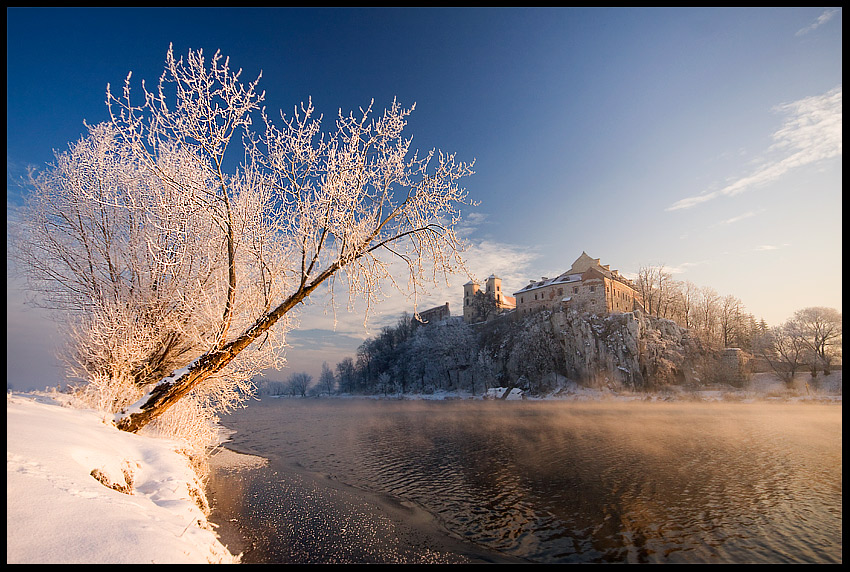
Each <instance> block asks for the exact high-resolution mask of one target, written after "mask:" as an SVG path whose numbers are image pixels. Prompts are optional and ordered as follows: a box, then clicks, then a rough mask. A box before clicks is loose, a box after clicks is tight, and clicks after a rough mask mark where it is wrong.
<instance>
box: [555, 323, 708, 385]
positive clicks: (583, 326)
mask: <svg viewBox="0 0 850 572" xmlns="http://www.w3.org/2000/svg"><path fill="white" fill-rule="evenodd" d="M549 319H550V321H551V323H552V326H553V328H554V329H555V331H558V332H560V336H559V339H560V342H561V345H562V348H563V351H564V357H565V361H566V367H567V373H568V375H569V376H570V377H571V378H573V379H575V380H576V381H580V382H584V383H588V384H589V385H600V386H608V387H610V388H611V389H621V388H625V389H635V390H643V389H653V388H657V387H663V386H665V385H671V384H682V383H688V382H691V381H693V380H694V377H695V375H696V373H695V370H696V364H697V363H698V362H699V360H700V359H701V357H702V356H703V355H704V354H705V352H704V349H703V347H702V345H701V343H700V341H699V340H698V339H697V338H696V337H691V336H690V334H689V333H688V331H687V330H686V329H684V328H681V327H680V326H679V325H678V324H676V323H675V322H673V321H672V320H665V319H661V318H654V317H652V316H647V315H645V314H643V313H642V312H640V311H635V312H628V313H623V314H609V315H607V316H590V315H579V314H578V313H576V312H569V311H568V312H558V313H554V314H552V315H551V316H550V318H549Z"/></svg>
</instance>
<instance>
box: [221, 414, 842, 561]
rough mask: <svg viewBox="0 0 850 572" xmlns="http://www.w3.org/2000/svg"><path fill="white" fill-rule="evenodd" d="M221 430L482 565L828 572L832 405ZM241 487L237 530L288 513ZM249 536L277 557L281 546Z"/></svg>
mask: <svg viewBox="0 0 850 572" xmlns="http://www.w3.org/2000/svg"><path fill="white" fill-rule="evenodd" d="M223 423H224V424H225V425H226V426H228V427H230V428H233V429H235V430H236V431H237V433H236V435H235V436H234V438H233V440H232V442H230V443H228V446H230V447H232V448H234V449H235V450H238V451H242V452H248V453H253V454H257V455H260V456H263V457H267V458H269V459H270V460H271V461H272V466H274V467H275V470H276V471H278V473H285V474H288V475H289V479H292V478H307V479H311V480H310V483H311V484H310V486H311V487H316V486H318V487H319V488H322V483H333V484H334V486H335V487H336V488H332V489H327V490H333V491H334V492H333V493H332V494H342V492H340V491H343V492H345V494H349V493H352V494H353V493H356V492H357V491H364V492H368V493H374V494H376V495H378V497H376V498H383V499H390V500H391V501H393V502H396V503H398V504H399V505H402V506H411V507H417V508H421V509H424V511H426V512H427V513H430V515H433V517H434V518H435V519H436V520H435V522H434V524H435V525H436V526H437V527H438V528H440V529H444V530H445V531H447V533H448V535H449V536H451V537H454V538H459V539H462V540H463V541H465V542H466V543H468V544H469V546H472V547H475V550H472V551H470V552H468V554H469V553H475V554H478V555H479V556H480V555H485V558H484V559H485V560H487V558H486V554H488V553H490V554H495V555H502V556H505V557H507V558H516V559H520V560H530V561H533V562H668V563H674V562H682V563H695V562H723V563H729V562H740V563H792V562H793V563H802V562H813V563H840V562H841V561H842V544H841V541H842V518H841V516H842V513H841V508H842V484H841V483H842V481H841V478H842V465H841V462H842V457H841V441H842V433H841V406H840V405H822V404H802V403H784V404H783V403H763V404H758V403H685V402H673V403H658V402H654V403H640V402H627V403H619V402H601V403H575V402H570V403H564V402H509V401H508V402H506V401H453V402H451V401H436V402H435V401H389V400H378V401H372V400H341V399H340V400H274V399H271V400H264V401H263V402H260V403H255V404H252V405H251V406H250V407H249V408H247V409H245V410H241V411H238V412H236V413H234V414H232V415H230V416H228V417H226V418H225V419H224V420H223ZM265 478H266V480H268V475H266V477H265ZM250 486H251V487H253V492H252V493H251V494H250V495H244V494H240V493H239V492H235V493H234V492H233V491H230V493H229V494H232V495H235V496H236V497H239V498H240V499H242V500H241V504H240V503H237V504H239V506H236V507H233V510H237V511H239V512H241V514H242V515H243V517H244V522H255V524H254V525H252V526H253V527H254V528H259V523H260V522H262V523H265V524H263V527H266V528H268V529H269V530H272V531H273V530H274V529H276V527H275V526H273V525H272V524H269V523H273V522H274V520H275V518H277V517H280V518H281V519H285V518H289V519H290V520H291V519H292V518H295V515H293V514H292V506H293V504H298V500H297V499H296V498H294V497H290V499H289V505H288V507H289V508H287V509H284V508H283V507H281V508H280V510H277V513H279V514H277V515H276V514H275V513H276V511H275V510H274V509H270V507H269V506H268V505H269V499H270V498H271V497H273V496H274V494H275V491H276V489H275V487H277V486H278V485H275V484H274V483H270V482H254V483H252V484H251V485H250ZM343 486H344V487H347V488H340V487H343ZM222 494H228V493H227V491H226V490H224V491H223V493H222ZM317 494H321V493H317ZM287 510H288V511H289V514H285V513H286V511H287ZM260 511H261V512H262V514H263V518H262V519H260V520H257V519H254V520H253V521H251V519H249V518H248V516H249V515H251V514H254V515H257V514H260ZM297 518H302V519H303V518H305V515H300V516H299V517H297ZM331 528H333V527H331ZM364 530H365V529H364ZM257 534H258V535H259V536H260V537H262V539H263V543H267V544H264V546H265V548H264V549H263V553H264V554H265V555H266V556H261V555H259V554H258V555H257V557H258V558H267V560H266V561H283V560H281V559H280V558H279V557H277V558H276V557H274V556H273V554H274V552H275V550H274V545H275V542H278V543H289V544H291V543H292V539H291V538H289V539H285V538H279V539H277V540H276V534H275V533H274V532H268V531H267V532H265V533H263V532H260V531H257ZM379 536H380V535H379ZM384 536H387V535H384ZM389 536H392V535H389ZM389 536H387V538H386V539H385V542H387V543H389V542H391V541H392V540H391V539H390V538H389ZM376 538H378V537H376ZM376 541H379V538H378V540H376ZM393 542H395V541H393ZM343 544H344V543H341V544H340V550H341V549H342V548H341V547H342V545H343ZM402 544H403V542H402ZM319 545H320V543H316V546H317V547H318V546H319ZM311 550H312V551H313V552H315V551H316V550H321V551H322V552H323V554H322V555H321V556H316V555H315V554H313V555H309V554H306V553H305V555H304V556H303V558H301V560H300V561H339V560H338V559H337V560H333V558H334V556H333V553H334V550H336V549H335V548H334V547H333V542H328V543H325V544H324V545H322V547H321V549H319V548H316V549H310V550H307V551H306V552H310V551H311ZM394 550H396V551H397V550H398V546H396V547H395V548H394ZM288 554H290V556H288V557H287V558H288V559H286V560H285V561H298V560H299V558H298V557H295V558H293V557H292V556H291V550H290V552H289V553H288ZM270 555H272V556H270ZM407 557H408V559H405V560H404V561H416V560H415V558H416V556H415V555H413V554H408V555H407ZM358 558H360V559H361V560H362V561H381V558H380V556H376V557H375V559H373V560H369V559H368V558H365V557H363V556H360V557H358V556H352V557H351V558H349V559H348V560H346V561H357V560H358ZM411 559H412V560H411Z"/></svg>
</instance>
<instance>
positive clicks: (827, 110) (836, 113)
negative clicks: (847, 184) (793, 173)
mask: <svg viewBox="0 0 850 572" xmlns="http://www.w3.org/2000/svg"><path fill="white" fill-rule="evenodd" d="M841 106H842V87H841V86H840V85H839V86H838V87H836V88H834V89H832V90H830V91H828V92H827V93H825V94H823V95H817V96H812V97H806V98H804V99H801V100H798V101H794V102H791V103H786V104H783V105H779V106H777V107H776V108H774V111H777V112H780V113H785V114H787V115H788V119H786V121H785V123H783V125H782V127H781V128H780V129H779V130H778V131H776V132H775V133H774V134H773V140H774V143H773V144H772V145H771V146H770V147H769V148H768V149H767V151H766V157H765V158H764V159H763V160H762V164H761V166H760V167H758V168H757V169H756V170H755V171H754V172H753V173H751V174H749V175H746V176H743V177H740V178H737V179H735V180H733V181H732V182H731V183H729V184H727V185H726V186H725V187H723V188H722V189H720V190H717V191H712V192H709V193H703V194H700V195H697V196H694V197H688V198H685V199H682V200H680V201H678V202H676V203H674V204H673V205H671V206H669V207H667V209H665V210H667V211H675V210H680V209H688V208H691V207H695V206H697V205H699V204H702V203H705V202H708V201H711V200H713V199H716V198H718V197H724V196H727V197H731V196H734V195H737V194H740V193H743V192H745V191H749V190H751V189H753V188H756V187H760V186H763V185H765V184H767V183H770V182H773V181H775V180H777V179H779V178H780V177H782V176H783V175H784V174H785V173H787V172H788V171H790V170H792V169H795V168H798V167H802V166H805V165H810V164H813V163H817V162H819V161H823V160H826V159H831V158H833V157H839V156H841V122H842V113H841Z"/></svg>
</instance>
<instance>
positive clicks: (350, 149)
mask: <svg viewBox="0 0 850 572" xmlns="http://www.w3.org/2000/svg"><path fill="white" fill-rule="evenodd" d="M240 75H241V70H239V71H233V70H231V69H230V67H229V60H228V59H227V58H222V56H221V55H220V54H219V53H216V54H215V56H214V57H213V58H212V59H211V60H210V61H209V63H207V62H206V61H205V58H204V55H203V52H202V51H200V50H199V51H191V50H190V51H189V53H188V56H187V57H186V58H185V59H184V58H182V57H181V58H179V59H178V58H175V56H174V54H173V51H172V49H171V48H170V47H169V50H168V53H167V56H166V65H165V70H164V72H163V74H162V76H161V78H160V80H159V82H158V85H157V87H156V89H154V90H152V91H148V89H147V88H146V87H145V84H144V83H142V85H141V97H140V98H138V99H139V101H133V100H131V88H130V79H131V76H129V75H128V77H127V79H126V81H125V83H124V88H123V92H122V93H121V94H118V95H116V94H113V92H112V91H111V90H110V89H109V87H107V103H108V107H109V115H110V120H109V121H108V122H106V123H104V124H101V125H95V126H91V127H89V129H88V135H87V136H85V137H84V138H83V139H81V140H80V141H79V142H77V143H76V144H73V145H71V146H70V149H69V150H68V151H67V152H64V153H59V154H57V155H56V159H55V162H54V163H53V164H51V165H50V166H48V168H47V169H45V170H44V171H42V172H40V173H37V174H36V173H31V175H30V177H29V183H30V192H29V194H28V199H27V202H26V205H25V207H24V208H23V210H22V215H21V217H20V226H19V231H20V234H19V236H18V239H17V241H16V246H15V253H14V254H15V256H16V258H17V259H18V261H19V262H21V263H22V264H21V266H22V268H23V271H24V273H25V276H26V277H27V279H28V286H29V288H30V289H31V291H33V292H34V293H35V294H36V295H37V299H38V300H39V301H40V302H41V303H42V304H44V305H46V306H49V307H50V308H53V309H55V310H57V316H59V317H60V319H61V320H62V321H63V323H64V325H65V327H66V328H67V330H68V331H69V333H70V340H71V343H70V349H71V351H70V353H69V354H68V356H69V357H68V362H69V364H71V368H72V370H73V371H74V372H75V373H76V374H77V375H79V376H80V377H84V378H87V379H88V380H89V381H91V382H95V381H99V382H104V380H106V382H107V383H108V382H110V381H113V382H115V381H116V380H119V381H120V383H118V386H119V387H125V388H128V390H127V391H126V392H123V393H122V396H123V399H124V401H121V399H120V398H119V397H120V396H116V397H115V401H114V404H118V405H117V406H116V407H115V409H116V410H117V411H118V414H117V415H116V425H117V426H118V427H119V428H120V429H122V430H126V431H132V432H135V431H138V430H139V429H140V428H142V427H144V426H145V425H147V424H148V423H150V422H151V421H152V420H154V419H157V418H158V417H159V416H161V415H162V414H163V413H164V412H166V411H167V410H168V409H169V408H170V407H172V406H173V405H174V404H175V403H178V402H180V401H181V400H183V399H184V398H186V396H188V395H195V396H198V395H202V396H203V400H206V401H205V402H207V403H214V402H216V401H219V402H220V401H222V400H224V401H228V400H233V399H235V398H234V395H235V394H236V393H239V392H238V391H235V389H234V388H236V389H244V387H245V384H246V382H247V381H249V380H250V378H251V377H253V375H255V374H256V373H257V372H259V371H260V370H261V368H264V367H269V366H270V365H279V360H280V359H281V358H280V356H281V351H280V350H281V347H282V343H283V336H284V335H285V333H286V331H287V330H288V329H290V328H291V327H293V321H292V316H293V314H294V312H293V311H294V310H296V309H297V308H298V307H299V305H300V304H301V303H302V302H304V301H305V300H306V299H308V297H310V296H311V294H313V293H314V292H316V290H317V289H318V288H319V287H320V286H323V287H324V286H327V287H328V288H329V290H330V292H331V303H334V302H333V292H334V287H335V286H336V287H337V289H339V288H344V289H345V290H347V294H348V302H349V303H353V301H354V300H357V299H360V300H365V304H366V307H367V310H368V307H369V306H370V305H371V304H373V303H374V302H375V301H376V300H378V299H379V297H380V296H381V294H382V290H381V288H382V285H384V286H385V285H386V284H393V285H394V286H396V287H398V288H401V289H404V290H408V291H410V290H413V291H414V292H416V291H419V290H420V289H421V288H423V287H424V286H425V285H426V284H427V283H428V282H433V281H434V280H436V279H437V278H438V277H440V276H445V275H448V274H450V273H454V272H457V271H458V270H460V269H462V267H463V260H462V258H461V253H462V251H463V245H462V244H461V241H460V240H459V239H458V237H457V236H456V234H455V231H454V227H455V225H456V224H457V222H458V221H459V216H460V210H459V209H460V208H461V206H462V205H466V204H469V203H468V201H467V194H466V192H465V191H464V190H463V189H461V188H460V187H459V186H458V184H457V183H458V180H459V179H460V178H462V177H464V176H468V175H470V174H472V164H471V163H466V162H461V161H457V160H456V159H455V156H454V155H446V154H444V153H442V152H440V151H433V150H432V151H431V152H429V153H426V154H424V155H419V154H418V153H415V152H412V151H411V150H410V143H411V139H410V138H405V137H404V136H403V135H402V131H403V130H404V128H405V126H406V123H407V118H408V115H409V114H410V113H411V112H412V111H413V108H412V107H411V108H410V109H405V108H403V107H402V106H401V105H399V104H398V103H397V102H395V101H394V102H393V103H392V105H391V107H390V108H389V109H387V110H386V111H385V112H384V113H383V114H382V115H380V116H374V114H373V113H372V105H371V104H370V105H369V107H368V108H366V109H365V110H363V109H361V110H360V113H358V114H356V115H355V114H353V113H350V114H348V115H344V114H343V113H342V112H340V114H339V116H338V118H337V120H336V124H335V128H334V129H332V130H330V131H328V132H322V130H321V119H322V118H321V117H320V116H319V117H316V114H315V111H314V108H313V105H312V102H308V103H307V104H306V105H305V104H302V105H301V106H300V107H296V109H295V111H294V114H293V115H291V116H286V115H285V114H283V113H281V114H280V120H279V121H274V120H272V119H270V118H269V117H268V116H267V115H266V111H265V108H264V107H262V103H263V101H264V96H265V94H264V92H259V91H258V89H257V85H258V82H259V80H260V78H259V77H258V78H257V80H256V81H253V82H250V83H243V82H242V81H241V80H240ZM255 123H256V124H257V125H260V126H261V128H259V129H257V128H255V127H254V125H255ZM240 384H242V385H240ZM119 393H120V392H119ZM128 395H131V396H133V397H132V401H128V398H127V396H128Z"/></svg>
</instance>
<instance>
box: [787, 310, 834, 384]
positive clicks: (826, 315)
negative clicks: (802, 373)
mask: <svg viewBox="0 0 850 572" xmlns="http://www.w3.org/2000/svg"><path fill="white" fill-rule="evenodd" d="M792 321H793V322H794V323H795V324H796V326H797V328H798V329H799V332H800V336H801V337H802V340H803V343H804V344H805V345H806V348H807V349H808V353H809V356H810V357H809V365H810V366H811V370H812V376H813V377H814V375H815V374H816V372H817V368H818V367H821V368H823V372H824V374H826V375H829V373H830V366H831V364H832V362H833V360H835V359H836V358H839V357H840V356H841V340H842V319H841V312H839V311H838V310H836V309H835V308H825V307H822V306H814V307H809V308H803V309H802V310H797V311H796V312H794V317H793V318H792Z"/></svg>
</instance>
